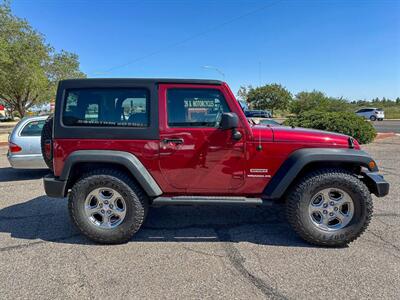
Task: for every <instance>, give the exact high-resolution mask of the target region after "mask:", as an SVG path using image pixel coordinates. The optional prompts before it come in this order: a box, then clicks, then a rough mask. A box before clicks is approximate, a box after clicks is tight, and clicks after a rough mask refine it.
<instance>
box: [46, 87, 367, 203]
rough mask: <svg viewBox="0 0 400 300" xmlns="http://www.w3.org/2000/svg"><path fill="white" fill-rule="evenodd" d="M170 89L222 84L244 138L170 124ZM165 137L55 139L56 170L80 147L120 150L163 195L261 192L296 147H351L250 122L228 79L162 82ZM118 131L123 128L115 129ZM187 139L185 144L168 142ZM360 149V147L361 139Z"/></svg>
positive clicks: (341, 139) (333, 138)
mask: <svg viewBox="0 0 400 300" xmlns="http://www.w3.org/2000/svg"><path fill="white" fill-rule="evenodd" d="M168 88H196V89H198V88H212V89H218V90H220V91H221V93H222V94H223V95H224V97H225V98H226V101H227V103H228V105H229V108H230V110H231V111H232V112H235V113H236V114H237V115H238V117H239V127H238V128H237V130H238V131H240V132H241V133H242V138H241V140H239V141H234V140H233V139H232V132H231V131H230V130H226V131H223V130H221V129H218V128H182V127H179V128H177V127H175V128H170V127H168V121H167V112H166V91H167V89H168ZM159 128H160V140H110V139H104V140H99V139H84V140H83V139H55V140H54V142H53V143H54V144H53V146H54V148H53V149H54V150H53V151H54V174H55V176H60V174H61V172H62V169H63V166H64V163H65V160H66V159H67V157H68V156H69V155H70V154H71V153H72V152H74V151H77V150H118V151H126V152H129V153H132V154H134V155H135V156H136V157H137V158H138V159H139V160H140V161H141V162H142V164H143V165H144V166H145V167H146V168H147V170H148V171H149V172H150V174H151V175H152V176H153V178H154V179H155V181H156V182H157V183H158V185H159V186H160V188H161V190H162V191H163V193H164V195H166V196H172V195H183V194H190V195H241V196H242V195H243V196H260V195H261V193H262V191H263V190H264V188H265V186H266V185H267V184H268V182H269V180H270V178H271V177H272V176H273V175H274V174H275V173H276V171H277V170H278V169H279V167H280V166H281V165H282V163H283V162H284V161H285V160H286V159H287V157H288V156H289V155H290V154H291V153H292V152H293V151H295V150H298V149H301V148H305V147H307V148H310V147H319V148H330V147H335V148H348V137H347V136H345V135H340V134H335V133H328V132H323V131H316V130H308V129H301V128H290V127H283V126H282V127H280V126H273V127H270V126H265V125H257V126H250V125H249V123H248V122H247V119H246V117H245V115H244V113H243V112H242V110H241V108H240V105H239V103H238V102H237V101H236V99H235V97H234V95H233V94H232V92H231V90H230V89H229V87H228V86H227V85H226V84H222V85H196V84H160V85H159ZM116 130H118V129H117V128H116ZM165 138H182V139H183V141H184V142H183V143H182V144H173V143H164V142H163V140H164V139H165ZM355 148H356V149H359V148H360V147H359V145H358V143H355Z"/></svg>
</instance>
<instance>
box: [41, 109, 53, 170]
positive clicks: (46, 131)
mask: <svg viewBox="0 0 400 300" xmlns="http://www.w3.org/2000/svg"><path fill="white" fill-rule="evenodd" d="M52 139H53V116H49V117H48V118H47V119H46V122H45V123H44V126H43V128H42V134H41V139H40V146H41V150H42V156H43V160H44V162H45V163H46V165H47V167H48V168H49V169H50V170H52V171H53V140H52Z"/></svg>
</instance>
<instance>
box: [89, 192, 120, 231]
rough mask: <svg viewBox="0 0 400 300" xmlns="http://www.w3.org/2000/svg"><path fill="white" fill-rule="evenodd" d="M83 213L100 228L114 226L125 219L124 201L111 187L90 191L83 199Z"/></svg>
mask: <svg viewBox="0 0 400 300" xmlns="http://www.w3.org/2000/svg"><path fill="white" fill-rule="evenodd" d="M85 213H86V216H87V217H88V218H89V221H90V222H91V223H93V224H94V225H96V226H99V227H101V228H106V229H110V228H115V227H117V226H118V225H119V224H121V223H122V221H123V220H124V219H125V215H126V203H125V200H124V199H123V198H122V196H121V194H120V193H118V192H117V191H116V190H114V189H112V188H98V189H95V190H93V191H91V192H90V193H89V194H88V195H87V197H86V200H85Z"/></svg>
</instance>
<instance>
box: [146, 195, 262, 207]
mask: <svg viewBox="0 0 400 300" xmlns="http://www.w3.org/2000/svg"><path fill="white" fill-rule="evenodd" d="M210 204H217V205H221V204H229V205H231V204H248V205H262V204H264V201H263V200H262V199H261V198H247V197H224V196H221V197H204V196H177V197H157V198H155V199H154V200H153V205H210Z"/></svg>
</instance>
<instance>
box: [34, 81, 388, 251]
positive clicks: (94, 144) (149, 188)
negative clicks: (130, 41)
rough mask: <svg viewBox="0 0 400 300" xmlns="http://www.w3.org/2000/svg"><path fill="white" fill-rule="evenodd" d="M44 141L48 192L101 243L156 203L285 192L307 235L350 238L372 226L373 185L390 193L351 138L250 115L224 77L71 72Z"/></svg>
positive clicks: (123, 235)
mask: <svg viewBox="0 0 400 300" xmlns="http://www.w3.org/2000/svg"><path fill="white" fill-rule="evenodd" d="M42 141H43V150H44V157H45V159H46V161H47V162H48V165H49V167H50V168H51V169H52V170H53V172H54V175H51V176H46V177H45V178H44V187H45V190H46V193H47V195H48V196H50V197H65V196H68V199H69V200H68V201H69V211H70V215H71V217H72V220H73V222H74V223H75V225H76V226H77V227H78V229H79V230H80V231H81V232H82V233H83V234H84V235H86V236H87V237H89V238H90V239H92V240H94V241H97V242H101V243H122V242H126V241H128V240H129V239H131V237H132V236H133V235H134V234H135V233H136V232H137V231H138V230H139V228H140V226H141V225H142V224H143V222H144V220H145V218H146V214H147V211H148V209H149V206H150V205H156V204H158V205H160V204H172V205H173V204H249V205H261V204H263V203H264V202H267V201H269V202H270V201H274V200H279V199H284V200H285V201H286V204H287V218H288V221H289V222H290V223H291V225H292V226H293V228H294V230H295V231H296V232H297V233H298V234H299V235H300V236H301V237H302V238H303V239H305V240H306V241H308V242H310V243H313V244H317V245H324V246H343V245H346V244H348V243H349V242H351V241H353V240H355V239H356V238H357V237H359V236H360V235H361V234H362V232H363V231H364V230H365V229H366V227H367V226H368V223H369V222H370V220H371V216H372V198H371V193H373V194H375V195H376V196H378V197H382V196H385V195H386V194H387V193H388V191H389V184H388V183H387V182H386V181H385V180H384V179H383V177H382V176H381V175H379V174H378V167H377V166H376V163H375V162H374V160H373V159H372V158H371V157H370V156H369V155H368V154H367V153H365V152H363V151H361V150H360V146H359V144H358V143H357V141H356V140H354V139H353V138H352V137H349V136H345V135H341V134H335V133H330V132H323V131H317V130H309V129H301V128H290V127H283V126H267V125H251V124H250V123H249V122H248V121H247V119H246V117H245V115H244V113H243V111H242V109H241V107H240V105H239V103H238V102H237V101H236V99H235V97H234V95H233V94H232V92H231V90H230V89H229V87H228V85H227V84H226V83H224V82H220V81H214V80H192V79H190V80H189V79H188V80H182V79H77V80H65V81H62V82H60V84H59V87H58V92H57V99H56V105H55V113H54V117H53V118H51V119H49V121H48V122H47V124H46V126H45V127H44V129H43V133H42Z"/></svg>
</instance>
